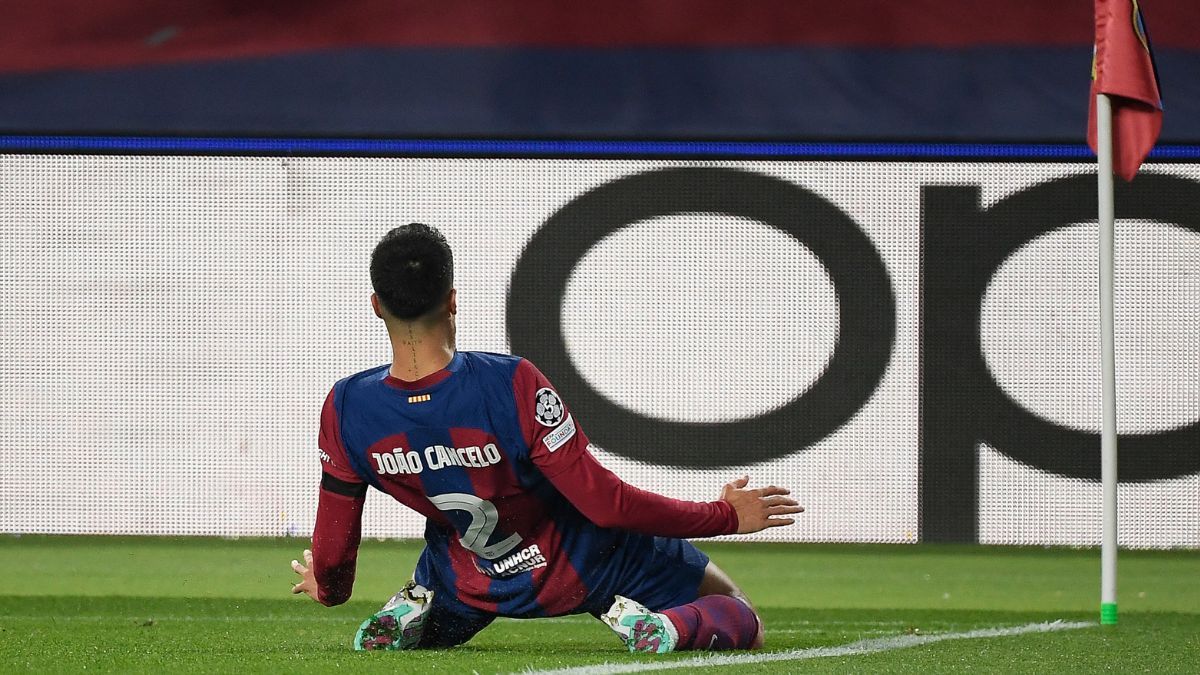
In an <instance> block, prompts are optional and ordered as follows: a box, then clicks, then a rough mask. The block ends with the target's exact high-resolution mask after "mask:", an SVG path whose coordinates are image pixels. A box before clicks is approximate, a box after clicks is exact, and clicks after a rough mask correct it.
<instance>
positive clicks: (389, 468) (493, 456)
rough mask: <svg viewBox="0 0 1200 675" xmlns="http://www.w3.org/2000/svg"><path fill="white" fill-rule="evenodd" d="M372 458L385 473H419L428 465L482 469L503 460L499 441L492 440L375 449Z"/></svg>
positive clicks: (429, 466) (383, 473)
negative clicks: (465, 444) (480, 443)
mask: <svg viewBox="0 0 1200 675" xmlns="http://www.w3.org/2000/svg"><path fill="white" fill-rule="evenodd" d="M371 459H373V460H375V470H376V472H378V473H379V474H381V475H385V474H387V475H394V474H400V473H408V474H416V473H421V472H422V471H424V470H425V469H427V468H428V469H429V470H430V471H437V470H438V469H444V468H446V467H448V466H461V467H467V468H470V467H474V468H477V469H482V468H484V467H488V466H491V465H493V464H498V463H499V462H500V449H499V448H497V447H496V444H495V443H488V444H487V445H485V446H483V447H482V448H481V447H479V446H478V445H472V446H469V447H465V448H450V447H447V446H445V445H431V446H429V447H427V448H425V450H424V452H417V451H416V450H405V449H404V448H395V449H393V450H392V451H391V452H373V453H371Z"/></svg>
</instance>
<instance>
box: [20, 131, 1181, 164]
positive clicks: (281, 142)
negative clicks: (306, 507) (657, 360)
mask: <svg viewBox="0 0 1200 675" xmlns="http://www.w3.org/2000/svg"><path fill="white" fill-rule="evenodd" d="M0 151H5V152H38V153H46V152H61V153H69V154H70V153H84V154H86V153H95V152H105V153H133V154H154V153H197V154H220V155H237V154H243V153H249V154H266V155H393V156H405V155H436V156H446V157H454V156H461V155H471V156H476V155H483V156H489V155H500V156H521V157H541V156H587V157H596V156H599V157H603V156H619V157H664V156H666V157H681V158H686V157H740V158H747V157H750V158H753V157H763V158H788V157H816V158H821V157H828V158H833V159H836V158H839V157H854V158H879V159H932V160H937V159H959V160H963V159H1030V160H1067V161H1074V160H1081V161H1088V160H1091V159H1092V158H1093V157H1094V155H1093V154H1092V151H1091V149H1089V148H1088V147H1087V146H1086V145H1083V144H1066V143H1057V144H1056V143H1046V144H1028V143H900V142H884V143H867V142H855V143H831V142H766V141H649V140H646V141H621V140H485V139H356V138H222V137H199V136H195V137H188V136H66V135H53V136H24V135H0ZM1150 159H1158V160H1200V145H1168V146H1160V147H1157V148H1155V149H1154V151H1153V152H1152V153H1151V154H1150Z"/></svg>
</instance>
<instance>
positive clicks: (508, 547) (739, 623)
mask: <svg viewBox="0 0 1200 675" xmlns="http://www.w3.org/2000/svg"><path fill="white" fill-rule="evenodd" d="M370 274H371V283H372V286H373V287H374V291H375V292H374V294H373V295H372V296H371V305H372V306H373V308H374V310H375V314H376V315H377V316H379V317H380V318H381V319H383V322H384V325H385V326H386V327H387V333H388V337H389V339H390V342H391V346H392V352H393V358H392V363H390V364H386V365H383V366H379V367H377V368H373V369H371V370H367V371H365V372H361V373H358V374H356V375H352V376H350V377H347V378H346V379H344V380H341V381H340V382H338V383H337V384H335V385H334V386H333V389H332V391H330V393H329V395H328V397H327V398H326V399H325V404H324V407H323V409H322V411H321V425H320V439H319V445H320V451H321V452H320V455H321V460H322V475H321V483H320V490H319V502H318V509H317V520H316V528H315V531H314V533H313V540H312V549H311V551H305V552H304V556H303V559H304V561H303V562H300V561H295V560H294V561H292V568H293V570H294V571H295V572H296V573H297V574H298V575H300V581H299V583H297V584H296V585H295V586H294V588H293V592H294V593H304V594H307V595H308V596H310V597H311V598H312V599H314V600H316V601H317V602H320V603H321V604H324V605H337V604H340V603H343V602H345V601H346V600H347V599H349V597H350V592H351V587H352V585H353V583H354V574H355V562H356V558H357V552H358V546H359V539H360V534H361V526H362V511H363V503H364V496H365V495H366V492H367V490H368V488H372V487H373V488H375V489H377V490H381V491H383V492H385V493H387V494H388V495H390V496H391V497H392V498H394V499H396V500H397V501H399V502H400V503H402V504H404V505H405V506H407V507H409V508H411V509H414V510H415V511H417V512H419V513H420V514H422V515H423V516H425V518H426V527H425V549H424V551H423V552H422V553H421V556H420V559H419V561H418V563H417V568H416V571H415V573H414V574H413V579H412V581H410V582H409V583H408V585H406V586H405V587H404V588H403V589H401V591H400V592H399V593H397V594H396V595H395V596H394V597H393V598H392V599H391V600H390V601H389V602H388V603H387V604H386V605H384V607H383V609H381V610H380V611H379V612H378V613H376V614H375V615H373V616H372V617H370V618H368V619H367V620H366V621H364V622H363V624H362V626H361V628H360V629H359V631H358V633H357V635H356V636H355V640H354V646H355V648H356V649H405V648H444V647H451V646H454V645H458V644H462V643H464V642H466V641H467V640H470V639H471V637H472V636H474V635H475V634H476V633H478V632H479V631H480V630H482V629H483V628H484V627H486V626H487V625H488V624H489V623H490V622H491V621H492V620H493V619H495V618H496V617H498V616H506V617H518V618H530V617H547V616H559V615H564V614H577V613H584V612H586V613H589V614H592V615H593V616H595V617H597V618H599V619H601V620H602V621H604V622H605V623H606V624H607V625H608V626H609V627H610V628H611V629H612V630H613V631H615V632H616V633H617V634H618V635H619V636H620V637H621V639H622V640H623V641H624V643H625V645H626V646H627V647H628V649H629V650H630V651H649V652H660V653H661V652H668V651H672V650H684V649H746V648H755V647H759V646H761V645H762V640H763V630H762V621H761V620H760V619H759V617H758V616H757V614H756V613H755V611H754V609H753V607H752V606H751V604H750V601H749V600H748V599H747V598H746V596H745V594H744V593H743V592H742V591H741V590H740V589H739V588H738V586H737V585H736V584H735V583H734V582H733V581H732V580H731V579H730V578H729V576H728V575H726V574H725V573H724V572H722V571H721V569H720V568H718V567H717V566H716V565H715V564H713V563H712V562H711V561H709V559H708V557H707V556H706V555H705V554H704V553H702V552H701V551H699V550H698V549H696V547H694V546H693V545H692V544H690V543H689V542H687V541H685V540H684V538H685V537H711V536H717V535H724V534H734V533H748V532H758V531H760V530H763V529H765V528H769V527H779V526H783V525H789V524H791V523H792V522H794V521H793V518H792V517H791V516H792V515H793V514H796V513H800V512H802V511H803V508H802V507H800V506H799V505H798V504H797V503H796V501H795V500H793V499H791V498H790V497H788V496H787V495H788V491H787V490H785V489H783V488H780V487H775V486H767V487H761V488H751V487H749V486H748V478H747V477H745V476H743V477H740V478H737V479H736V480H733V481H732V482H730V483H728V484H726V485H725V486H724V487H723V488H722V490H721V492H720V498H719V499H717V500H716V501H712V502H690V501H682V500H677V499H670V498H667V497H663V496H660V495H657V494H654V493H651V492H647V491H644V490H640V489H638V488H636V487H633V486H632V485H629V484H628V483H625V482H623V481H622V480H621V479H620V478H618V477H617V476H616V475H615V474H613V473H612V472H611V471H609V470H608V469H606V468H604V466H602V465H601V464H600V463H599V462H598V461H597V460H596V459H595V458H594V457H593V456H592V455H591V453H590V452H589V451H588V440H587V436H586V435H585V434H584V431H583V427H582V424H581V421H580V420H578V419H576V418H575V416H574V414H573V413H572V411H571V409H570V407H569V406H568V405H567V404H566V403H565V402H564V401H563V400H562V398H561V397H560V396H559V394H558V392H556V391H555V389H554V386H553V384H551V383H550V382H549V381H548V380H547V379H546V377H545V376H544V375H542V373H541V372H540V371H538V369H537V367H535V366H534V365H533V364H532V363H530V362H529V361H527V360H525V359H522V358H519V357H516V356H509V355H503V354H490V353H483V352H469V351H458V350H457V348H456V345H455V320H456V316H457V313H458V298H457V294H456V292H455V289H454V283H453V279H454V263H453V256H452V254H451V251H450V247H449V245H448V244H447V242H446V239H445V238H444V237H443V236H442V235H441V233H439V232H438V231H437V230H435V229H434V228H431V227H429V226H427V225H422V224H419V223H414V224H411V225H406V226H403V227H398V228H396V229H394V230H392V231H390V232H388V233H387V235H386V236H384V237H383V239H382V240H381V241H380V242H379V244H378V245H377V246H376V248H375V250H374V252H373V253H372V256H371V265H370Z"/></svg>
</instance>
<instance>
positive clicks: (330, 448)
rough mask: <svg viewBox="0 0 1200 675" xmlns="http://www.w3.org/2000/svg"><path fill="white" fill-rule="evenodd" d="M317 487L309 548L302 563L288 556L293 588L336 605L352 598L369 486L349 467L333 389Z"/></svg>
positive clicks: (324, 414)
mask: <svg viewBox="0 0 1200 675" xmlns="http://www.w3.org/2000/svg"><path fill="white" fill-rule="evenodd" d="M319 445H320V448H321V460H322V466H321V470H322V473H321V490H320V496H319V498H318V501H317V523H316V527H314V529H313V540H312V550H311V551H305V552H304V564H300V562H299V561H296V560H293V561H292V569H293V570H294V571H295V572H296V573H297V574H299V575H300V577H301V580H300V583H298V584H296V585H295V586H293V587H292V592H293V593H304V594H306V595H308V596H309V597H310V598H312V599H313V600H316V601H317V602H319V603H321V604H322V605H327V606H332V605H340V604H342V603H343V602H346V601H347V600H349V599H350V592H351V590H352V589H353V587H354V573H355V568H356V567H357V565H358V544H359V542H360V540H361V538H362V510H363V503H364V502H365V501H366V493H367V485H366V483H363V482H362V481H361V480H360V479H359V478H358V476H357V475H355V473H354V471H353V470H351V469H350V468H349V461H348V460H347V459H346V451H345V448H344V447H343V446H342V442H341V432H340V430H339V428H338V420H337V413H336V411H335V410H334V406H333V392H330V394H329V397H328V398H326V399H325V406H324V408H323V409H322V410H321V433H320V439H319Z"/></svg>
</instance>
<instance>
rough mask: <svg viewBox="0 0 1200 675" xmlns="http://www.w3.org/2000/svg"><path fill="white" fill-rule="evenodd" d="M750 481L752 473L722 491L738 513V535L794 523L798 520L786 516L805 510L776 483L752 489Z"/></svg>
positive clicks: (736, 479)
mask: <svg viewBox="0 0 1200 675" xmlns="http://www.w3.org/2000/svg"><path fill="white" fill-rule="evenodd" d="M749 482H750V477H749V476H742V477H741V478H735V479H734V480H733V481H732V482H729V483H726V484H725V487H724V488H722V490H721V499H722V501H725V502H728V503H729V505H730V506H732V507H733V510H734V511H735V512H736V513H737V517H738V530H737V533H738V534H749V533H751V532H758V531H760V530H765V529H767V528H768V527H780V526H783V525H791V524H792V523H794V522H796V519H795V518H788V517H786V516H788V515H789V514H793V513H803V512H804V507H803V506H800V505H799V503H797V502H796V500H795V499H792V498H791V497H786V496H785V495H788V494H790V493H791V492H790V491H789V490H787V489H785V488H781V487H775V486H774V485H768V486H767V487H763V488H753V489H749V490H748V489H746V485H747V484H748V483H749Z"/></svg>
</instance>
